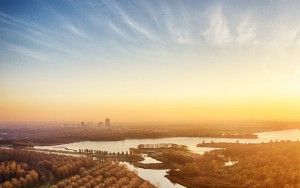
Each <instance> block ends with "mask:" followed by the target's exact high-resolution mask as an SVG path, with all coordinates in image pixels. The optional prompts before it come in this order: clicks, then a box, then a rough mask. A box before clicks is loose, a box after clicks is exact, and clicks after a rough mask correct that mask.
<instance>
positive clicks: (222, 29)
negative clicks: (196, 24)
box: [203, 5, 232, 45]
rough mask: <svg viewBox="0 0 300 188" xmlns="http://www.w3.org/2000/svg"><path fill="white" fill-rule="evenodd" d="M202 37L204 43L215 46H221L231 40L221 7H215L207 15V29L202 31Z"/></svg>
mask: <svg viewBox="0 0 300 188" xmlns="http://www.w3.org/2000/svg"><path fill="white" fill-rule="evenodd" d="M203 37H204V39H205V41H207V42H209V43H211V44H215V45H223V44H226V43H229V42H230V41H231V40H232V36H231V31H230V27H229V26H228V24H227V20H226V17H225V15H224V14H223V8H222V6H221V5H218V6H217V7H215V8H214V9H213V10H212V11H211V13H210V14H209V27H208V28H207V29H206V30H205V31H204V33H203Z"/></svg>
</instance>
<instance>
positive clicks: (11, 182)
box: [0, 149, 154, 188]
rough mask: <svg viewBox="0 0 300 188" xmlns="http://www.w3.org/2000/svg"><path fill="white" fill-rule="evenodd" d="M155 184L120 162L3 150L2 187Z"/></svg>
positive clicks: (139, 186) (132, 186)
mask: <svg viewBox="0 0 300 188" xmlns="http://www.w3.org/2000/svg"><path fill="white" fill-rule="evenodd" d="M49 186H51V187H53V188H55V187H70V188H71V187H72V188H77V187H78V188H89V187H121V186H122V187H130V188H148V187H154V186H153V185H151V184H150V183H149V182H147V181H145V180H143V179H141V178H140V177H139V176H137V175H136V174H135V173H134V172H131V171H129V170H127V168H126V167H125V166H122V165H119V163H118V162H115V161H110V160H106V161H104V162H99V161H94V160H93V159H92V158H89V157H83V156H82V157H75V156H66V155H57V154H46V153H41V152H34V151H27V150H21V149H0V188H29V187H36V188H39V187H49Z"/></svg>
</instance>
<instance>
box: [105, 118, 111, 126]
mask: <svg viewBox="0 0 300 188" xmlns="http://www.w3.org/2000/svg"><path fill="white" fill-rule="evenodd" d="M104 125H105V126H110V119H109V118H106V119H105V121H104Z"/></svg>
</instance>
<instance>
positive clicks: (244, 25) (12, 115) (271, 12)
mask: <svg viewBox="0 0 300 188" xmlns="http://www.w3.org/2000/svg"><path fill="white" fill-rule="evenodd" d="M299 7H300V2H299V1H250V2H248V1H129V2H126V1H17V0H16V1H14V0H13V1H0V23H1V24H0V33H1V36H0V59H1V60H0V61H1V62H0V120H1V121H6V120H8V121H19V120H28V121H32V120H45V121H48V120H54V121H56V120H57V121H59V120H75V121H77V120H78V121H80V120H82V119H88V120H97V119H99V117H105V116H109V117H112V118H113V119H114V120H116V121H151V120H155V121H171V120H172V121H198V120H249V119H255V120H288V121H290V120H292V121H294V120H296V121H297V120H300V117H299V113H300V105H299V104H300V98H299V96H300V85H299V83H300V56H299V51H300V23H299V21H298V18H299V16H300V15H299V14H300V13H299V11H298V10H299Z"/></svg>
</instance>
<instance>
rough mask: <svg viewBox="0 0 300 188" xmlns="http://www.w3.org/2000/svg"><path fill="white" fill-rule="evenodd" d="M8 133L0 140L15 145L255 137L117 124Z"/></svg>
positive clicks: (234, 133)
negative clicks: (120, 125) (106, 126)
mask: <svg viewBox="0 0 300 188" xmlns="http://www.w3.org/2000/svg"><path fill="white" fill-rule="evenodd" d="M0 131H3V132H5V133H7V135H6V136H5V137H3V139H0V144H5V145H13V146H15V147H26V146H27V147H31V146H33V145H49V144H50V145H53V144H61V143H71V142H76V141H86V140H89V141H108V140H109V141H113V140H124V139H132V138H135V139H144V138H164V137H212V138H257V136H256V135H254V134H252V132H244V131H242V130H231V131H228V130H223V129H221V130H220V129H199V128H198V129H167V130H166V129H164V128H160V129H153V128H152V129H151V128H126V129H125V128H124V129H122V128H119V129H114V128H111V129H103V128H100V127H52V128H37V127H31V128H15V129H14V128H11V129H10V128H5V129H3V128H2V129H1V128H0Z"/></svg>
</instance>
